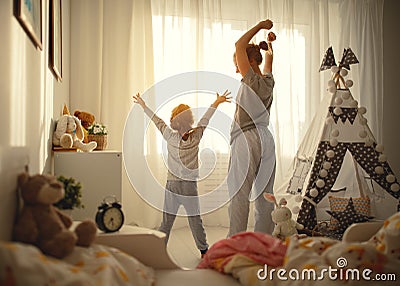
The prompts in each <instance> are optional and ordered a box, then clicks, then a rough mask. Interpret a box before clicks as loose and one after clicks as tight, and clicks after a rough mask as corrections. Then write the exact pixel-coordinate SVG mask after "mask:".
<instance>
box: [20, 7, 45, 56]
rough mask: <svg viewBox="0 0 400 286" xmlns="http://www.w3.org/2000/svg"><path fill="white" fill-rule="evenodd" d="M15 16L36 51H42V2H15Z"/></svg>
mask: <svg viewBox="0 0 400 286" xmlns="http://www.w3.org/2000/svg"><path fill="white" fill-rule="evenodd" d="M14 16H15V17H16V18H17V20H18V22H19V23H20V24H21V26H22V28H23V29H24V30H25V32H26V34H27V35H28V37H29V39H30V40H31V41H32V43H33V45H34V46H35V47H36V49H39V50H42V43H43V42H42V0H14Z"/></svg>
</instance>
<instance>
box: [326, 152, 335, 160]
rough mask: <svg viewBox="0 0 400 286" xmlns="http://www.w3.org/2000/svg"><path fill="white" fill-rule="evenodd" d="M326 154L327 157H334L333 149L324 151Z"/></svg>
mask: <svg viewBox="0 0 400 286" xmlns="http://www.w3.org/2000/svg"><path fill="white" fill-rule="evenodd" d="M326 156H328V158H333V157H335V151H333V150H328V151H326Z"/></svg>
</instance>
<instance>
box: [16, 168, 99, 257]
mask: <svg viewBox="0 0 400 286" xmlns="http://www.w3.org/2000/svg"><path fill="white" fill-rule="evenodd" d="M18 186H19V189H20V191H21V196H22V200H23V202H24V206H23V208H22V211H21V213H20V214H19V216H18V218H17V221H16V224H15V226H14V240H15V241H19V242H23V243H29V244H33V245H35V246H37V247H38V248H39V249H40V250H41V251H42V252H43V253H44V254H47V255H50V256H53V257H56V258H63V257H65V256H67V255H68V254H70V253H71V252H72V251H73V250H74V247H75V245H78V246H84V247H88V246H90V245H91V244H92V242H93V241H94V239H95V238H96V233H97V227H96V224H95V223H94V221H92V220H86V221H83V222H81V223H80V224H79V225H78V226H77V227H76V228H75V231H74V232H72V231H70V230H69V227H70V226H71V225H72V220H71V218H70V217H69V216H67V215H65V214H63V213H62V212H60V211H59V210H58V209H57V208H56V207H54V206H53V204H54V203H56V202H58V201H59V200H60V199H62V198H63V197H64V187H63V184H62V183H61V182H59V181H58V180H57V178H56V177H55V176H50V175H34V176H29V174H27V173H22V174H20V175H19V176H18Z"/></svg>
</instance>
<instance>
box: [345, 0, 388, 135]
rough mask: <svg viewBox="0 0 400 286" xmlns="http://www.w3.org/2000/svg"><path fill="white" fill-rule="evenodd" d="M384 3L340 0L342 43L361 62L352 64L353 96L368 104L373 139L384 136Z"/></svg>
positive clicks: (366, 0)
mask: <svg viewBox="0 0 400 286" xmlns="http://www.w3.org/2000/svg"><path fill="white" fill-rule="evenodd" d="M383 3H384V0H362V1H360V0H348V1H347V0H342V1H340V15H341V18H342V32H341V33H340V35H341V39H340V43H341V46H342V47H351V48H352V50H353V51H354V52H355V54H356V56H357V58H358V60H359V61H360V63H359V64H358V65H354V69H353V66H351V74H352V76H353V79H354V83H355V85H354V88H352V93H353V96H354V95H355V98H356V99H357V100H358V101H359V103H360V105H361V106H365V107H367V111H368V112H367V113H366V115H365V117H366V118H367V119H368V125H369V127H370V128H371V131H372V133H373V134H374V135H375V139H376V140H377V141H378V142H379V143H382V139H383V135H382V133H383V125H382V122H383V120H382V118H383V92H384V90H383Z"/></svg>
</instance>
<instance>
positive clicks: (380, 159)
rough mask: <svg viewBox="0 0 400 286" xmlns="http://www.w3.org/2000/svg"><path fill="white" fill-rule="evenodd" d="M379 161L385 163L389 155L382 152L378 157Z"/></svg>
mask: <svg viewBox="0 0 400 286" xmlns="http://www.w3.org/2000/svg"><path fill="white" fill-rule="evenodd" d="M378 160H379V162H381V163H383V162H386V161H387V156H386V155H385V154H381V155H379V157H378Z"/></svg>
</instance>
